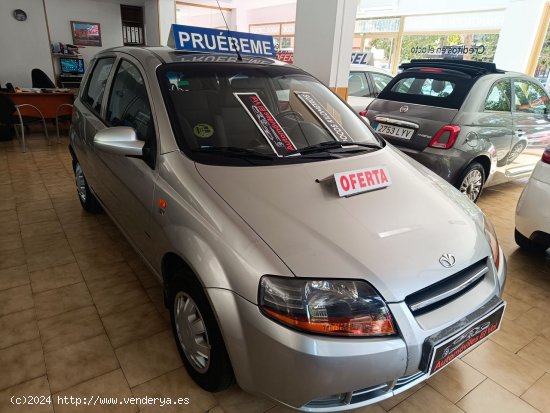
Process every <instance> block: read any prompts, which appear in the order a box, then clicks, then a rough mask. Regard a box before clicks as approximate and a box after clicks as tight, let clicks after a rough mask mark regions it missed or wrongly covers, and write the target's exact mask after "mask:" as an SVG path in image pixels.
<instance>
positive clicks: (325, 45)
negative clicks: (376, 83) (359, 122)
mask: <svg viewBox="0 0 550 413" xmlns="http://www.w3.org/2000/svg"><path fill="white" fill-rule="evenodd" d="M357 4H358V0H328V1H327V0H323V1H319V0H298V3H297V5H296V38H295V47H294V64H295V65H296V66H299V67H300V68H302V69H304V70H305V71H307V72H310V73H311V74H313V75H314V76H316V77H317V78H318V79H319V80H321V81H322V82H323V83H325V84H326V85H327V86H329V87H330V88H332V89H333V90H334V91H336V93H338V94H339V95H340V96H341V97H342V98H347V91H348V75H349V67H350V61H351V46H352V42H353V33H354V29H355V16H356V13H357Z"/></svg>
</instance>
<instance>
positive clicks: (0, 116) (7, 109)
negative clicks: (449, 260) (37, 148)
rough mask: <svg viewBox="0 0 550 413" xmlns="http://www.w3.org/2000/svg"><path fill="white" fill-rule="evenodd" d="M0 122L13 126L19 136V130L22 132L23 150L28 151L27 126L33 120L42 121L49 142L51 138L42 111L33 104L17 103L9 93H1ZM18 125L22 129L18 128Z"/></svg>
mask: <svg viewBox="0 0 550 413" xmlns="http://www.w3.org/2000/svg"><path fill="white" fill-rule="evenodd" d="M0 122H1V123H3V124H5V125H9V126H13V127H14V129H15V133H16V134H17V136H18V137H19V131H20V132H21V148H22V150H23V152H26V151H27V148H26V145H25V126H26V125H28V124H29V123H32V122H40V123H42V126H43V127H44V135H46V141H47V142H48V143H49V142H50V138H49V136H48V128H47V127H46V120H45V119H44V116H43V115H42V112H40V110H39V109H38V108H37V107H36V106H33V105H29V104H27V103H23V104H21V105H15V104H14V103H13V101H12V100H11V98H10V97H9V96H8V95H4V94H0ZM18 127H19V128H20V129H18Z"/></svg>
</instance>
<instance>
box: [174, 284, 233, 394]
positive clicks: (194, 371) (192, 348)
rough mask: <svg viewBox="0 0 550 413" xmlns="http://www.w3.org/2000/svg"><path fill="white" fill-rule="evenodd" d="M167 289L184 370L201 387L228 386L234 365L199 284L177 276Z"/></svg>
mask: <svg viewBox="0 0 550 413" xmlns="http://www.w3.org/2000/svg"><path fill="white" fill-rule="evenodd" d="M170 290H171V291H170V301H171V305H170V318H171V321H172V330H173V333H174V337H175V339H176V345H177V347H178V351H179V353H180V357H181V359H182V361H183V364H184V365H185V368H186V370H187V372H188V373H189V375H190V376H191V378H192V379H193V380H194V381H195V382H196V383H197V384H198V385H199V386H201V387H202V388H203V389H204V390H207V391H209V392H218V391H222V390H225V389H227V388H228V387H229V386H230V385H231V384H233V382H234V376H233V369H232V368H231V362H230V360H229V356H228V355H227V351H226V349H225V345H224V342H223V338H222V335H221V332H220V329H219V327H218V323H217V322H216V318H215V316H214V313H213V311H212V309H211V308H210V304H209V302H208V299H207V298H206V294H205V293H204V290H203V288H202V286H201V285H200V284H199V283H198V282H197V281H195V280H193V279H190V277H179V278H177V279H176V280H175V281H174V282H173V285H172V286H171V288H170Z"/></svg>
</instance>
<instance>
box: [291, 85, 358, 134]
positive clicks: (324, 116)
mask: <svg viewBox="0 0 550 413" xmlns="http://www.w3.org/2000/svg"><path fill="white" fill-rule="evenodd" d="M294 93H295V94H296V96H298V98H299V99H300V100H301V101H302V102H303V103H304V104H305V105H306V107H307V108H308V109H309V110H310V111H311V113H313V114H314V115H315V117H316V118H317V119H319V120H320V121H321V123H322V124H323V125H325V127H326V128H327V129H328V130H329V132H330V134H331V135H332V136H333V137H334V139H336V140H337V141H338V142H353V139H352V138H351V136H350V135H349V134H348V133H347V132H346V130H345V129H344V127H343V126H342V125H340V124H339V123H338V121H337V120H336V119H334V116H332V115H331V114H330V113H329V112H328V111H327V110H326V109H325V108H324V107H323V105H321V103H319V101H318V100H317V99H316V98H315V96H313V95H312V94H311V93H310V92H297V91H296V92H294Z"/></svg>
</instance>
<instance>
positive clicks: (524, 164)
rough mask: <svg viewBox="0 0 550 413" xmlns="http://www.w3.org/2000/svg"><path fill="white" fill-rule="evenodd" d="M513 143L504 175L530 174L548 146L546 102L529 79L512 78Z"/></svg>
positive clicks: (549, 132)
mask: <svg viewBox="0 0 550 413" xmlns="http://www.w3.org/2000/svg"><path fill="white" fill-rule="evenodd" d="M513 92H514V96H513V97H514V107H513V109H514V110H513V115H512V116H513V120H514V139H515V141H514V143H513V144H512V147H511V150H510V153H511V157H513V158H514V159H513V161H512V162H510V163H509V164H508V165H507V171H506V172H507V175H509V176H514V175H520V174H523V173H525V172H529V171H532V169H533V168H534V167H535V164H536V163H537V162H538V160H539V159H540V157H541V156H542V152H543V151H544V148H545V146H546V145H548V144H549V143H550V118H549V112H550V100H549V98H548V94H547V93H546V91H545V90H544V89H543V88H542V86H541V85H540V84H539V83H538V82H535V81H534V80H532V79H529V78H515V79H514V82H513Z"/></svg>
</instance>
